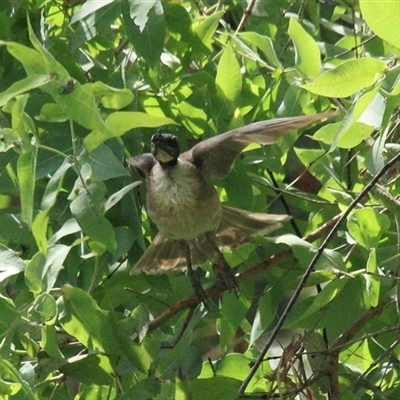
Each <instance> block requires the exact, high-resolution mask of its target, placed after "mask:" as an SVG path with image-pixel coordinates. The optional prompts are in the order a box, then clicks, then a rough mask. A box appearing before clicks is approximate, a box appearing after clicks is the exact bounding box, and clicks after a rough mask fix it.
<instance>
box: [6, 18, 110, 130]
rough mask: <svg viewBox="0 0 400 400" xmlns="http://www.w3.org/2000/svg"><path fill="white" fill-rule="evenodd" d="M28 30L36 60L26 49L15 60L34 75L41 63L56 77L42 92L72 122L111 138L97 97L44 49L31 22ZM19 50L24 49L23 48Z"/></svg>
mask: <svg viewBox="0 0 400 400" xmlns="http://www.w3.org/2000/svg"><path fill="white" fill-rule="evenodd" d="M28 22H29V21H28ZM28 28H29V29H28V30H29V39H30V40H31V42H32V44H33V46H34V47H35V49H36V50H37V53H36V58H37V59H36V60H34V61H32V60H31V57H30V58H29V59H28V62H27V60H26V57H25V53H26V52H27V51H26V49H23V52H21V53H22V54H19V53H18V54H17V53H14V54H13V55H14V57H16V58H17V56H19V58H18V59H19V61H20V62H21V63H22V64H23V65H24V67H25V69H26V71H27V73H28V75H29V74H32V69H33V68H34V69H38V67H37V64H38V63H40V64H43V65H44V67H45V70H46V72H47V73H48V74H49V75H50V76H54V75H55V76H56V77H55V79H54V80H53V81H52V82H50V83H49V84H48V85H46V86H43V87H42V90H43V91H45V92H47V93H49V94H50V95H51V96H52V97H53V99H54V100H55V102H56V103H57V104H58V105H59V107H60V108H61V110H62V111H63V112H65V113H66V114H67V115H68V116H69V117H70V118H71V119H72V120H74V121H76V122H77V123H78V124H80V125H82V126H83V127H85V128H87V129H92V130H98V131H100V132H102V133H103V134H105V135H109V134H110V133H109V132H108V129H107V127H106V126H105V124H104V121H103V119H102V118H101V116H100V113H99V111H98V109H97V106H96V102H95V99H94V96H93V95H92V94H91V93H88V92H86V91H85V90H84V89H83V88H82V86H81V84H80V83H79V82H76V81H75V80H73V79H72V78H71V77H70V76H69V74H68V71H67V70H66V69H65V68H64V67H63V66H62V64H60V63H59V62H57V61H56V60H55V58H54V57H53V56H52V55H51V54H50V52H49V51H48V50H47V49H46V48H45V47H43V46H42V44H41V43H40V42H39V40H38V39H37V38H36V36H35V34H34V32H33V29H32V26H31V24H30V23H28ZM18 49H19V50H21V48H20V47H19V48H18ZM30 54H31V53H30ZM32 67H33V68H32ZM41 68H42V67H41Z"/></svg>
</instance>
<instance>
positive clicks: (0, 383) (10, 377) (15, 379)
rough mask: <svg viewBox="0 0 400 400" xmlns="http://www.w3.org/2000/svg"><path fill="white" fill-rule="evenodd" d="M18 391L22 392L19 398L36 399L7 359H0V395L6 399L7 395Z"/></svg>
mask: <svg viewBox="0 0 400 400" xmlns="http://www.w3.org/2000/svg"><path fill="white" fill-rule="evenodd" d="M20 391H22V392H23V393H24V394H23V396H22V397H21V398H25V399H32V400H36V399H38V397H36V396H35V394H34V393H33V391H32V389H31V388H30V387H29V385H28V383H27V382H25V381H24V380H22V378H21V377H20V375H19V373H18V371H17V370H16V369H15V368H14V366H13V365H12V364H11V363H10V362H9V361H7V360H3V359H0V396H2V397H3V396H4V397H3V398H4V399H8V398H9V396H15V395H18V393H19V392H20Z"/></svg>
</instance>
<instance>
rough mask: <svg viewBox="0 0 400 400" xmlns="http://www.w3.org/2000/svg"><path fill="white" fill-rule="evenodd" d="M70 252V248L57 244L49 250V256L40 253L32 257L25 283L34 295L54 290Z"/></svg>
mask: <svg viewBox="0 0 400 400" xmlns="http://www.w3.org/2000/svg"><path fill="white" fill-rule="evenodd" d="M69 250H70V247H69V246H66V245H63V244H57V245H55V246H51V247H50V248H49V249H48V250H47V256H45V255H44V254H43V253H40V252H39V253H36V254H35V255H34V256H33V257H32V259H31V261H30V262H29V264H28V265H27V267H26V270H25V282H26V284H27V286H28V288H29V290H30V291H31V292H32V293H34V294H37V293H40V292H42V291H44V292H48V291H50V290H51V289H52V288H53V286H54V284H55V283H56V281H57V277H58V274H59V272H60V270H61V268H62V267H63V263H64V261H65V259H66V257H67V255H68V253H69Z"/></svg>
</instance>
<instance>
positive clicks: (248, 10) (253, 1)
mask: <svg viewBox="0 0 400 400" xmlns="http://www.w3.org/2000/svg"><path fill="white" fill-rule="evenodd" d="M255 4H256V0H251V1H250V2H249V3H248V5H247V7H246V9H245V10H244V13H243V15H242V19H241V20H240V22H239V25H238V27H237V28H236V31H235V35H237V34H238V33H239V32H241V31H242V30H243V28H244V26H245V24H246V22H247V20H248V19H249V17H250V15H251V11H252V10H253V8H254V5H255Z"/></svg>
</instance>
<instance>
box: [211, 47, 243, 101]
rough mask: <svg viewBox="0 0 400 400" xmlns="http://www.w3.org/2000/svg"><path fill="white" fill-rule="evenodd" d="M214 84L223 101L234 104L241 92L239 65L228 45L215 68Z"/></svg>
mask: <svg viewBox="0 0 400 400" xmlns="http://www.w3.org/2000/svg"><path fill="white" fill-rule="evenodd" d="M215 84H216V85H217V88H218V89H219V91H220V95H222V96H221V97H222V98H223V99H224V100H227V101H229V102H231V103H232V104H234V103H235V102H236V100H237V98H238V96H239V95H240V92H241V90H242V74H241V73H240V65H239V63H238V61H237V59H236V56H235V53H234V52H233V50H232V47H231V46H230V45H228V46H226V47H225V50H224V52H223V53H222V56H221V59H220V60H219V63H218V67H217V75H216V78H215Z"/></svg>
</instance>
